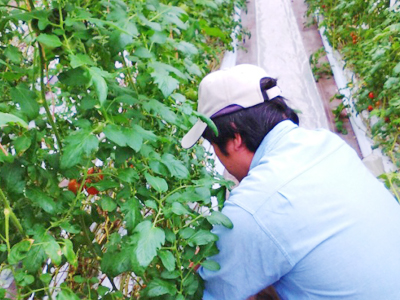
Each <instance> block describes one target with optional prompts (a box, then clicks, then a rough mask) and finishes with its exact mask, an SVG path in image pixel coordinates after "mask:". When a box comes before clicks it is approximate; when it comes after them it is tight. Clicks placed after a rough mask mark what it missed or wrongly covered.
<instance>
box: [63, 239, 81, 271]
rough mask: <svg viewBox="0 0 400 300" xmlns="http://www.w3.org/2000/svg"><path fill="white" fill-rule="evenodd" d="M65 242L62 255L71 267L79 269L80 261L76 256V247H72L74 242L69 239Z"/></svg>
mask: <svg viewBox="0 0 400 300" xmlns="http://www.w3.org/2000/svg"><path fill="white" fill-rule="evenodd" d="M63 241H64V246H63V247H62V253H63V254H64V256H65V258H66V259H67V261H68V263H69V264H70V265H72V266H74V267H77V265H78V260H77V258H76V255H75V252H74V246H73V245H72V242H71V241H70V240H68V239H63Z"/></svg>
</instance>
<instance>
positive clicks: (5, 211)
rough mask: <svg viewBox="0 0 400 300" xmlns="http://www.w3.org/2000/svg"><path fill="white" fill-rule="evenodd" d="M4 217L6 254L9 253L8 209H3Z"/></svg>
mask: <svg viewBox="0 0 400 300" xmlns="http://www.w3.org/2000/svg"><path fill="white" fill-rule="evenodd" d="M4 217H5V231H6V244H7V252H8V254H10V253H11V247H10V232H9V231H10V209H9V208H5V209H4Z"/></svg>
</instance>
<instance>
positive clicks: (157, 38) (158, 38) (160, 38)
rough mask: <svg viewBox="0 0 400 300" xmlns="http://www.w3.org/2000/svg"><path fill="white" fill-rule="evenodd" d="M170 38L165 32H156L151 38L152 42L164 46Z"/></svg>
mask: <svg viewBox="0 0 400 300" xmlns="http://www.w3.org/2000/svg"><path fill="white" fill-rule="evenodd" d="M167 38H168V36H167V35H166V34H165V33H164V32H160V31H156V32H154V34H153V35H152V36H151V37H150V41H151V42H152V43H156V44H160V45H162V44H164V43H165V42H166V41H167Z"/></svg>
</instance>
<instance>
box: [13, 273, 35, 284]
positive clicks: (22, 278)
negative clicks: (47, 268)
mask: <svg viewBox="0 0 400 300" xmlns="http://www.w3.org/2000/svg"><path fill="white" fill-rule="evenodd" d="M14 278H15V281H16V282H17V284H18V285H20V286H27V285H30V284H31V283H33V282H34V281H35V277H33V276H32V275H30V274H26V273H25V272H24V271H23V270H18V271H16V272H15V276H14Z"/></svg>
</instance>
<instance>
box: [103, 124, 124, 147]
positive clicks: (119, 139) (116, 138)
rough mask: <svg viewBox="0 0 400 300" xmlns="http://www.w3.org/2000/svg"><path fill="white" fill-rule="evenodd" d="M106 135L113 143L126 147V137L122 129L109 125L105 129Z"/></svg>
mask: <svg viewBox="0 0 400 300" xmlns="http://www.w3.org/2000/svg"><path fill="white" fill-rule="evenodd" d="M104 134H105V135H106V137H107V138H108V139H109V140H111V141H113V142H114V143H116V144H117V145H118V146H121V147H124V146H126V137H125V135H124V134H123V132H122V130H121V127H118V126H116V125H113V124H110V125H107V126H106V128H104Z"/></svg>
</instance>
